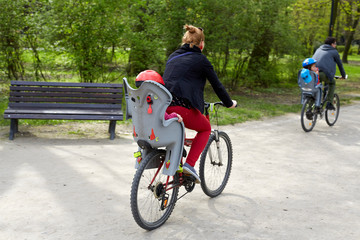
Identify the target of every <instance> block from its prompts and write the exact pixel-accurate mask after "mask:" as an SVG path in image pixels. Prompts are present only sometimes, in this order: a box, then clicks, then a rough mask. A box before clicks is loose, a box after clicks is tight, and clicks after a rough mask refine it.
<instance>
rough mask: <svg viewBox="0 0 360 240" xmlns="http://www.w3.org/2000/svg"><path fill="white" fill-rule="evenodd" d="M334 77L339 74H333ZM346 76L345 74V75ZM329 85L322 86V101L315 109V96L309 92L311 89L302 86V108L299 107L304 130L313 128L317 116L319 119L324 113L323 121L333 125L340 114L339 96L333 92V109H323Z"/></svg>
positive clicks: (336, 77) (337, 77)
mask: <svg viewBox="0 0 360 240" xmlns="http://www.w3.org/2000/svg"><path fill="white" fill-rule="evenodd" d="M334 78H335V79H339V78H341V77H340V76H335V77H334ZM346 78H347V76H346ZM328 89H329V86H328V85H325V86H324V87H323V88H322V92H323V93H322V101H321V104H320V108H319V109H316V107H315V97H314V95H313V93H312V92H311V89H307V88H304V87H302V88H301V90H302V93H301V94H302V99H303V100H302V102H303V105H302V108H301V126H302V128H303V130H304V131H305V132H310V131H311V130H313V129H314V127H315V124H316V121H317V118H318V116H319V117H320V119H322V118H323V116H324V115H325V121H326V123H327V124H328V125H329V126H333V125H334V124H335V123H336V121H337V119H338V117H339V114H340V98H339V96H338V95H337V94H336V93H334V98H333V100H332V104H333V106H334V107H335V110H329V109H324V108H325V104H326V103H327V101H326V97H327V94H328Z"/></svg>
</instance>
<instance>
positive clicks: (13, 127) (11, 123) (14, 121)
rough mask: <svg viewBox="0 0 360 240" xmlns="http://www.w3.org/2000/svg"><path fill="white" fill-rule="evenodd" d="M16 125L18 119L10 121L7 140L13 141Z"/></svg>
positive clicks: (16, 129)
mask: <svg viewBox="0 0 360 240" xmlns="http://www.w3.org/2000/svg"><path fill="white" fill-rule="evenodd" d="M18 124H19V119H11V121H10V134H9V140H13V139H14V136H15V133H17V132H18Z"/></svg>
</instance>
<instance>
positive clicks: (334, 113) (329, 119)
mask: <svg viewBox="0 0 360 240" xmlns="http://www.w3.org/2000/svg"><path fill="white" fill-rule="evenodd" d="M332 104H333V105H334V107H335V110H328V109H326V111H325V120H326V123H327V124H328V125H329V126H333V125H334V124H335V123H336V121H337V119H338V117H339V114H340V99H339V96H338V95H337V94H336V93H334V99H333V101H332Z"/></svg>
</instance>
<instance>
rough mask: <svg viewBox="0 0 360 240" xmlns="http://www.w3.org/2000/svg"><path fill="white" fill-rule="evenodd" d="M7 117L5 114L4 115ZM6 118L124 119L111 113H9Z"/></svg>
mask: <svg viewBox="0 0 360 240" xmlns="http://www.w3.org/2000/svg"><path fill="white" fill-rule="evenodd" d="M4 118H5V116H4ZM6 118H16V119H56V120H123V116H116V115H114V116H111V115H81V114H80V115H66V114H9V115H8V116H7V117H6Z"/></svg>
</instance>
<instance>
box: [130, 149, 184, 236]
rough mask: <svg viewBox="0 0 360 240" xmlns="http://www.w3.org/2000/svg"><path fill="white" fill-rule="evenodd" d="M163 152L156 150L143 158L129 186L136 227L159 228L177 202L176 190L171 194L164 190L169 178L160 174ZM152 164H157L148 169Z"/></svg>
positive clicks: (171, 190)
mask: <svg viewBox="0 0 360 240" xmlns="http://www.w3.org/2000/svg"><path fill="white" fill-rule="evenodd" d="M164 159H165V151H161V150H155V151H153V152H150V153H149V154H147V155H146V157H145V158H144V159H143V160H142V163H141V164H140V166H139V168H138V169H137V171H136V173H135V176H134V179H133V183H132V186H131V196H130V205H131V212H132V214H133V217H134V220H135V221H136V223H137V224H138V225H139V226H140V227H142V228H144V229H146V230H153V229H156V228H158V227H160V226H161V225H162V224H164V223H165V222H166V220H167V219H168V218H169V217H170V215H171V213H172V211H173V209H174V207H175V203H176V200H177V196H178V192H179V188H178V187H174V188H172V189H170V190H166V187H167V188H169V187H170V186H169V185H174V184H175V183H176V181H175V179H176V178H177V175H175V176H174V177H170V179H172V183H170V184H169V185H168V186H166V182H167V178H168V176H166V175H163V174H162V170H163V162H164ZM153 162H158V163H159V164H158V167H157V168H151V166H152V165H154V164H153Z"/></svg>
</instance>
